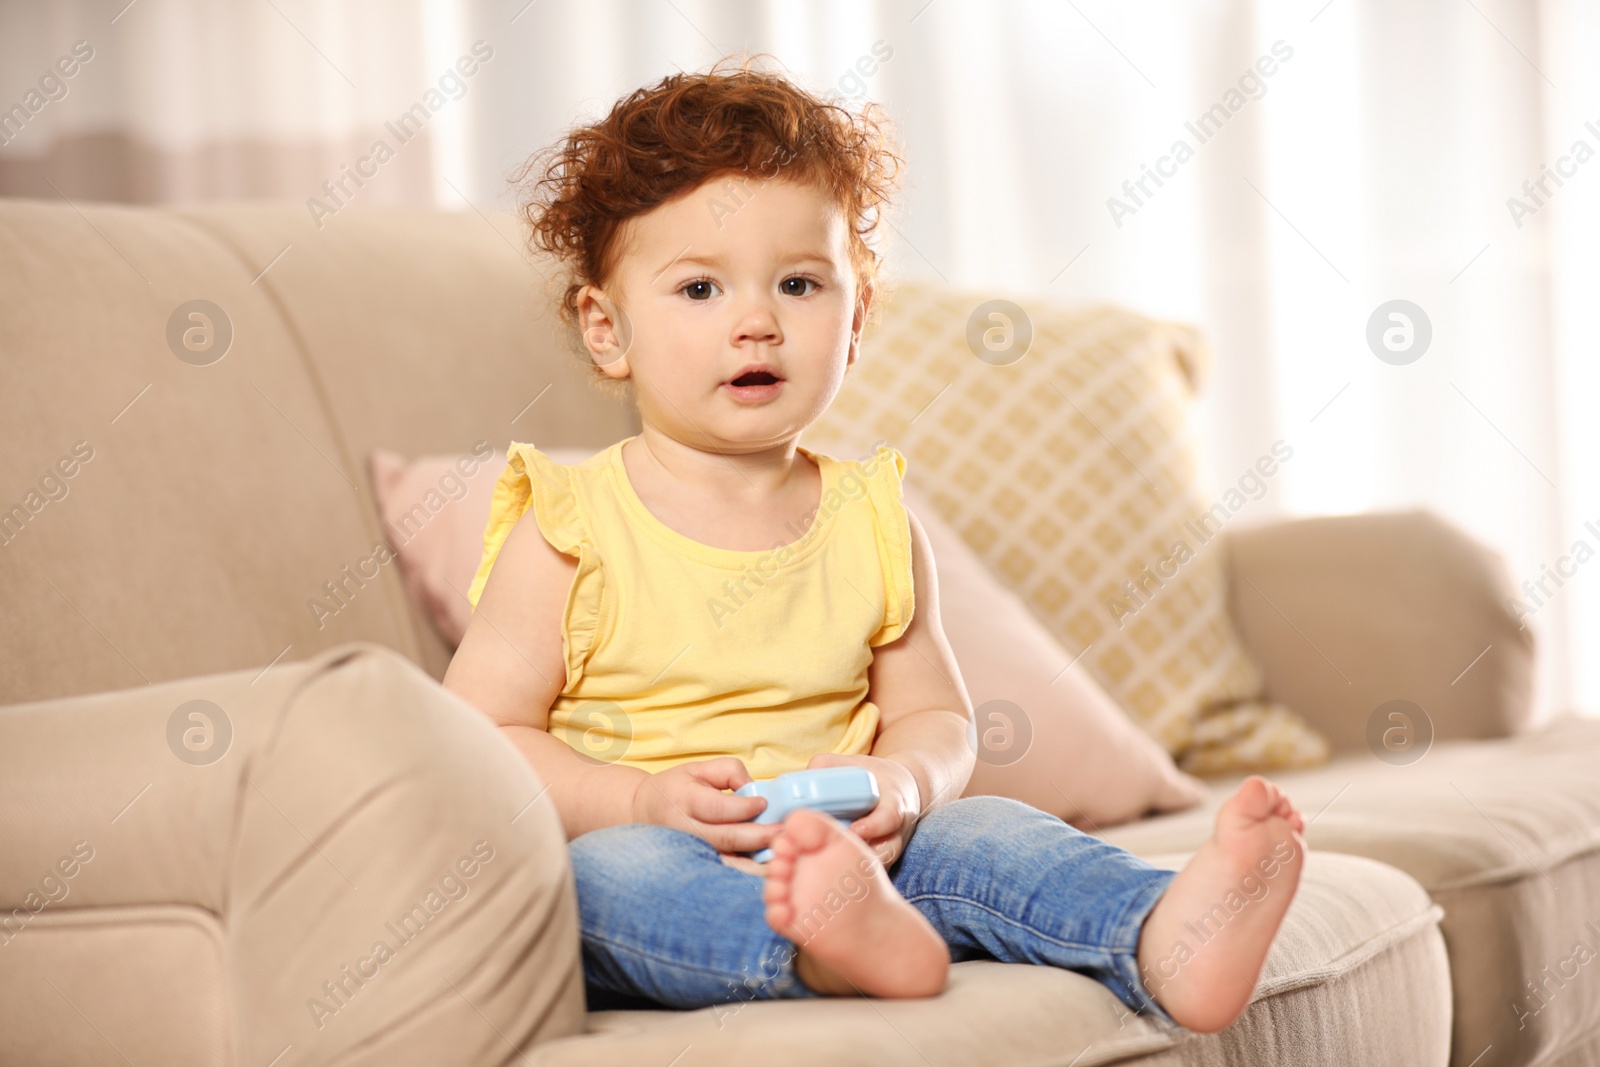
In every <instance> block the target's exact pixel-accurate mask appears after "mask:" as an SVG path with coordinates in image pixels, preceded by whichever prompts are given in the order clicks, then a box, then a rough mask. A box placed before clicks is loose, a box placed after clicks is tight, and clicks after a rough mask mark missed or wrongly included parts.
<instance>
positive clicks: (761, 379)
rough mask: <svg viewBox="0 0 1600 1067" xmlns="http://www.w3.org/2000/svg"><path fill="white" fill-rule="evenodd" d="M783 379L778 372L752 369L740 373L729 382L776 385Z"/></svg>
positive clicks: (730, 383)
mask: <svg viewBox="0 0 1600 1067" xmlns="http://www.w3.org/2000/svg"><path fill="white" fill-rule="evenodd" d="M782 380H783V379H782V378H779V377H778V376H777V375H776V374H769V373H767V372H766V371H764V370H757V371H751V372H750V373H749V374H741V375H739V377H737V378H735V379H734V380H733V381H731V382H729V383H728V384H729V385H775V384H776V383H778V382H781V381H782Z"/></svg>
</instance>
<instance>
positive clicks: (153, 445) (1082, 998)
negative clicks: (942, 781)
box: [0, 201, 1600, 1067]
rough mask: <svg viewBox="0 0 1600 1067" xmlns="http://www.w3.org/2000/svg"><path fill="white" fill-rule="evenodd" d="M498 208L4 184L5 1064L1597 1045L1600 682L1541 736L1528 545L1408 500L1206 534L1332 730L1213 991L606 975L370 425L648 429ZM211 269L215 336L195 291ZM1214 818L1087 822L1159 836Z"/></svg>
mask: <svg viewBox="0 0 1600 1067" xmlns="http://www.w3.org/2000/svg"><path fill="white" fill-rule="evenodd" d="M519 247H520V235H519V234H518V233H517V232H516V231H515V229H514V228H513V227H512V226H511V225H510V223H509V222H508V221H507V220H505V219H501V218H495V219H493V220H491V219H488V218H485V217H483V216H480V215H478V214H476V213H464V214H445V213H431V212H373V213H366V214H363V213H359V212H356V211H354V210H352V211H350V212H346V213H342V214H341V215H340V216H338V217H337V218H335V219H331V220H325V226H324V228H323V229H321V230H318V229H317V228H316V227H315V226H314V224H313V223H312V222H311V220H310V218H309V216H308V215H307V213H306V212H305V211H304V210H303V209H302V208H300V207H299V206H297V205H238V206H228V207H216V208H196V209H184V210H156V209H128V208H120V207H111V206H103V205H87V204H80V205H69V204H66V203H62V202H29V201H10V202H0V293H3V294H4V305H3V306H4V314H3V315H0V360H3V363H0V366H3V368H4V388H3V389H0V414H3V418H0V437H3V440H4V449H3V450H0V508H3V509H4V515H3V516H0V590H3V592H4V605H5V609H6V610H5V611H4V612H0V705H3V707H0V912H3V914H0V1063H5V1064H13V1063H15V1064H29V1065H44V1064H82V1063H127V1062H131V1063H162V1064H168V1065H182V1064H239V1065H244V1067H266V1065H274V1067H288V1065H291V1064H302V1063H306V1064H310V1063H340V1064H354V1063H373V1064H379V1063H382V1064H398V1063H418V1064H439V1063H472V1064H480V1063H481V1064H489V1063H495V1064H498V1063H513V1062H519V1063H530V1064H540V1065H556V1064H580V1063H581V1064H618V1063H640V1064H659V1065H666V1064H669V1063H672V1064H685V1065H686V1064H723V1063H726V1064H740V1065H745V1064H750V1063H774V1062H782V1063H823V1062H826V1063H841V1064H863V1065H865V1064H872V1065H882V1064H888V1063H905V1064H935V1065H944V1064H951V1065H957V1064H961V1065H965V1064H974V1063H1007V1064H1013V1063H1014V1064H1038V1065H1045V1064H1052V1065H1060V1067H1068V1065H1074V1064H1075V1065H1080V1067H1086V1065H1089V1064H1102V1063H1137V1064H1268V1063H1272V1064H1293V1065H1324V1064H1325V1065H1329V1067H1332V1065H1342V1064H1357V1063H1359V1064H1392V1065H1396V1067H1401V1065H1404V1067H1416V1065H1443V1064H1446V1063H1450V1064H1454V1065H1457V1067H1492V1065H1499V1064H1519V1065H1520V1064H1541V1065H1556V1064H1560V1065H1577V1064H1592V1063H1600V963H1597V962H1591V959H1592V957H1593V955H1594V954H1593V953H1592V952H1588V951H1587V949H1597V950H1600V773H1597V770H1600V724H1597V723H1596V722H1595V721H1592V720H1590V721H1570V722H1563V723H1560V724H1557V725H1555V726H1553V727H1548V728H1543V729H1540V730H1539V731H1538V732H1534V733H1518V732H1517V729H1518V727H1519V725H1520V724H1521V722H1522V721H1523V719H1524V717H1525V715H1526V709H1527V707H1528V701H1529V687H1530V684H1531V683H1530V679H1531V676H1532V675H1531V656H1532V654H1533V650H1532V645H1531V642H1530V641H1529V638H1528V636H1527V634H1526V633H1522V632H1519V631H1518V630H1517V628H1516V625H1515V621H1514V620H1512V619H1511V618H1510V617H1509V616H1508V614H1507V611H1506V608H1505V601H1504V595H1505V593H1506V592H1507V589H1506V581H1507V579H1506V575H1505V573H1504V568H1503V566H1502V565H1501V563H1500V562H1499V560H1498V559H1497V558H1496V557H1495V556H1494V555H1493V554H1491V553H1489V552H1486V551H1484V550H1483V549H1481V548H1479V547H1478V546H1476V545H1475V544H1473V543H1472V542H1471V541H1469V540H1468V539H1466V538H1465V537H1463V536H1462V535H1461V534H1459V533H1458V532H1455V531H1453V530H1452V529H1450V528H1448V527H1446V526H1444V525H1443V524H1441V523H1439V522H1438V521H1436V520H1434V519H1432V518H1430V517H1429V516H1427V515H1425V514H1421V513H1404V514H1388V515H1373V516H1358V517H1344V518H1337V519H1313V520H1302V521H1297V522H1291V523H1282V524H1273V525H1267V526H1257V527H1254V528H1248V529H1246V528H1240V529H1235V530H1232V531H1230V532H1229V534H1228V535H1227V537H1228V540H1227V546H1228V551H1229V558H1230V561H1231V572H1232V577H1233V581H1234V583H1235V584H1234V589H1235V616H1236V621H1237V622H1238V625H1239V628H1240V630H1241V632H1242V633H1243V635H1244V636H1245V638H1246V640H1247V642H1248V643H1249V645H1250V646H1251V648H1252V649H1253V651H1254V652H1255V653H1256V654H1257V656H1258V657H1259V658H1260V660H1261V661H1262V663H1263V664H1264V666H1265V668H1266V671H1267V676H1268V684H1269V689H1270V692H1271V695H1272V696H1274V697H1276V698H1279V699H1282V700H1284V701H1286V702H1287V703H1289V704H1290V705H1292V706H1294V707H1296V708H1297V709H1299V710H1301V711H1302V712H1303V713H1305V714H1306V715H1307V716H1308V717H1310V718H1311V719H1312V720H1313V721H1314V722H1315V723H1316V725H1317V726H1318V727H1319V728H1321V729H1322V730H1323V731H1324V732H1325V733H1326V734H1327V735H1328V736H1329V738H1330V739H1331V740H1332V741H1333V742H1334V744H1335V746H1336V747H1337V748H1338V749H1339V752H1338V754H1337V757H1336V759H1335V761H1334V762H1333V763H1332V764H1330V765H1329V766H1327V767H1324V768H1322V769H1319V770H1317V771H1314V772H1309V773H1299V774H1285V775H1281V776H1279V780H1280V781H1281V782H1283V783H1284V784H1285V785H1286V786H1287V787H1288V788H1289V790H1290V791H1291V793H1292V794H1293V796H1294V797H1295V799H1296V800H1297V801H1298V803H1299V804H1300V805H1301V807H1302V808H1304V809H1305V810H1306V811H1307V813H1308V815H1310V816H1311V817H1312V821H1311V824H1310V826H1309V829H1308V839H1309V842H1310V844H1311V846H1312V849H1313V852H1312V854H1311V855H1310V857H1309V859H1308V863H1307V867H1306V873H1305V877H1304V880H1303V883H1302V888H1301V891H1300V894H1299V896H1298V897H1297V899H1296V900H1295V903H1294V905H1293V906H1292V908H1291V910H1290V912H1289V915H1288V918H1287V921H1286V923H1285V926H1284V928H1283V931H1282V933H1281V935H1280V937H1279V939H1278V941H1277V942H1276V943H1275V945H1274V947H1273V951H1272V954H1271V957H1270V959H1269V960H1268V963H1267V966H1266V969H1265V973H1264V975H1263V977H1262V980H1261V983H1260V986H1259V989H1258V991H1257V995H1256V999H1255V1001H1254V1003H1253V1004H1252V1005H1251V1007H1250V1008H1249V1009H1248V1011H1247V1012H1246V1014H1245V1015H1244V1016H1243V1018H1242V1019H1241V1020H1240V1021H1239V1022H1238V1023H1237V1024H1236V1025H1234V1026H1233V1027H1232V1028H1230V1029H1229V1030H1227V1031H1225V1032H1223V1033H1221V1034H1217V1035H1212V1036H1204V1037H1202V1036H1196V1035H1190V1034H1186V1033H1182V1032H1175V1031H1172V1030H1170V1029H1164V1028H1162V1027H1160V1026H1158V1025H1155V1024H1153V1023H1152V1022H1150V1021H1148V1020H1147V1019H1144V1018H1136V1017H1132V1016H1129V1015H1128V1014H1127V1013H1125V1012H1124V1011H1122V1010H1121V1009H1120V1006H1119V1004H1118V1002H1117V1001H1116V1000H1115V999H1114V998H1113V997H1112V996H1111V994H1110V993H1109V992H1107V991H1106V990H1105V989H1104V988H1102V987H1101V986H1099V985H1098V984H1096V983H1095V982H1093V981H1092V980H1090V979H1088V978H1085V977H1082V976H1079V975H1076V974H1072V973H1069V972H1064V971H1057V970H1053V969H1049V968H1037V967H1027V966H1016V965H1005V964H999V963H994V962H983V961H970V962H964V963H960V964H956V965H955V966H954V968H953V970H952V975H951V980H950V984H949V987H948V989H947V990H946V991H945V992H944V993H943V994H942V995H941V996H939V997H937V998H933V999H928V1000H920V1001H870V1000H859V999H857V1000H841V999H828V1000H809V1001H786V1002H756V1003H748V1004H743V1003H735V1004H732V1005H728V1006H724V1007H719V1008H709V1009H705V1010H703V1011H694V1012H668V1011H649V1010H634V1011H620V1010H613V1011H600V1012H586V1010H585V1007H586V1006H585V1000H584V991H583V983H582V971H581V967H580V964H579V956H578V939H577V927H576V918H577V917H576V907H575V898H574V893H573V889H572V884H571V874H570V868H569V866H568V862H567V855H566V850H565V848H564V847H563V836H562V833H561V830H560V826H559V823H558V821H557V819H556V816H555V813H554V809H553V808H552V806H551V805H550V803H549V801H548V798H547V797H543V796H541V786H540V783H539V782H538V780H537V779H536V777H535V775H534V774H533V772H532V770H531V769H530V768H528V767H527V766H526V765H525V764H524V763H523V762H522V761H521V758H520V757H519V756H518V755H517V754H516V752H515V751H514V750H513V749H512V748H511V747H510V746H509V745H507V744H506V743H505V742H504V741H503V739H501V738H500V737H499V736H498V735H497V733H496V732H495V730H494V729H493V728H492V727H490V726H489V725H488V724H487V723H486V721H485V720H484V719H483V718H482V717H481V716H479V715H478V714H477V713H476V712H474V711H473V710H472V709H471V708H469V707H467V706H466V705H465V704H463V703H462V702H461V701H459V700H458V699H456V698H455V697H453V696H452V695H451V694H449V693H446V692H445V691H444V690H443V689H442V688H440V687H439V686H438V685H437V684H436V681H435V680H436V679H437V678H438V677H440V676H441V674H442V673H443V670H444V668H445V665H446V663H447V662H448V652H447V650H446V649H445V648H444V646H443V645H442V644H441V643H440V640H439V638H438V637H437V636H436V635H435V634H434V633H433V631H432V629H431V628H430V626H429V625H428V623H427V621H426V620H425V618H424V617H423V616H422V615H421V614H420V613H419V612H418V611H417V610H416V609H415V608H414V607H413V605H411V604H410V603H409V602H408V598H407V596H406V594H405V591H404V589H403V587H402V585H401V582H400V581H399V579H398V576H397V575H396V573H395V568H394V567H393V566H392V565H390V564H387V563H386V562H383V559H382V557H383V555H384V553H383V551H382V546H383V534H382V532H381V531H380V528H379V521H378V518H377V515H376V513H375V510H374V507H373V504H372V502H371V500H370V494H369V487H368V486H367V484H366V473H365V471H366V464H365V462H364V459H365V457H366V455H367V454H368V452H369V451H370V450H371V449H373V448H375V447H387V448H391V449H394V450H396V451H399V452H401V453H403V454H406V455H410V456H416V455H422V454H429V453H445V452H467V451H469V450H470V449H471V447H472V445H473V443H474V442H476V441H479V440H487V441H489V442H490V443H492V444H494V445H498V446H503V445H504V444H505V442H506V441H507V440H509V439H518V440H532V441H535V442H537V443H539V444H540V445H541V446H545V445H549V446H558V445H590V446H594V447H596V448H598V447H600V446H603V445H604V444H607V443H609V442H611V441H614V440H616V439H617V438H618V437H619V436H621V435H624V434H627V433H631V432H633V431H634V429H635V428H636V427H635V424H633V423H632V422H631V421H630V417H629V415H628V414H627V413H626V412H624V411H623V410H622V409H620V408H619V407H617V406H616V405H614V404H613V403H611V402H608V401H605V400H603V399H600V398H599V397H598V396H597V395H596V394H595V393H594V392H593V391H592V390H591V389H590V388H589V387H588V386H586V385H585V384H584V382H583V379H582V376H581V375H580V374H579V373H578V368H577V366H576V364H575V363H574V361H573V359H572V357H571V356H569V355H568V354H567V353H565V352H564V351H563V350H561V349H559V347H558V346H557V345H556V343H555V342H554V340H553V336H554V335H553V331H552V329H551V322H550V317H549V315H548V313H547V312H545V311H544V309H543V306H542V304H541V302H540V300H539V299H538V298H537V296H536V295H535V294H536V293H537V292H538V288H537V286H536V284H535V283H536V282H537V280H538V279H537V277H536V276H535V274H534V270H536V269H538V265H537V264H533V265H530V264H529V263H528V262H527V261H525V260H524V258H523V257H522V255H521V253H520V252H519V251H518V248H519ZM198 299H203V300H207V301H210V302H212V303H213V304H215V305H217V306H219V307H221V308H222V309H224V311H225V314H226V316H227V320H228V322H229V323H230V324H231V340H229V342H228V348H227V351H226V354H225V355H224V356H223V357H222V358H220V359H214V358H213V357H214V356H215V354H216V352H217V349H218V347H220V345H221V344H222V340H223V338H222V333H221V331H220V330H219V332H218V333H216V334H214V335H212V336H211V337H209V338H208V337H206V336H204V335H203V334H202V335H195V336H191V338H190V343H191V348H188V349H185V348H184V343H183V329H184V328H185V326H186V325H190V323H189V320H183V319H181V318H180V320H179V321H178V324H177V328H176V329H175V330H174V329H172V320H173V315H174V311H175V310H176V309H178V308H179V307H180V306H181V305H184V304H185V303H186V302H188V301H192V300H198ZM888 313H889V314H893V307H892V305H891V306H890V308H889V309H888ZM215 325H218V326H220V324H215ZM169 338H170V339H169ZM208 345H209V346H210V347H208ZM180 352H181V353H183V354H184V357H185V358H179V354H178V353H180ZM19 509H20V510H19ZM325 583H332V584H333V585H334V586H336V587H338V589H339V590H340V593H341V595H340V596H339V598H338V600H339V602H340V605H341V606H340V608H339V610H338V611H337V613H335V614H334V615H333V616H331V617H327V616H326V615H324V616H323V617H321V618H319V617H318V616H317V615H316V614H315V613H313V612H312V611H310V610H308V608H307V601H308V600H310V599H311V598H313V597H317V596H321V595H324V593H325V590H326V589H327V586H326V585H325ZM1256 594H1260V595H1256ZM1290 618H1292V619H1294V620H1296V622H1294V623H1290V624H1286V620H1287V619H1290ZM1485 646H1489V647H1488V650H1487V652H1485V653H1484V654H1483V655H1482V656H1481V657H1480V658H1479V659H1478V660H1476V661H1473V662H1472V665H1471V666H1470V669H1467V670H1465V671H1463V668H1465V667H1467V666H1468V661H1469V660H1472V659H1473V656H1474V655H1477V654H1478V652H1479V650H1481V649H1484V648H1485ZM1331 665H1336V667H1335V668H1334V670H1330V669H1329V668H1330V666H1331ZM1336 672H1337V673H1336ZM1341 679H1342V680H1341ZM1391 697H1395V698H1407V699H1413V700H1417V701H1418V702H1419V703H1423V704H1424V705H1425V706H1426V707H1428V708H1429V709H1430V712H1431V716H1432V719H1433V725H1434V728H1435V731H1436V740H1435V742H1434V744H1433V747H1432V750H1431V751H1429V752H1428V753H1427V754H1426V756H1425V757H1423V758H1422V759H1421V760H1420V761H1417V762H1414V763H1410V764H1406V765H1393V764H1390V763H1386V762H1383V761H1380V760H1379V759H1377V758H1375V757H1374V755H1373V753H1372V752H1371V751H1369V748H1368V744H1367V730H1368V718H1369V713H1370V712H1371V711H1372V709H1373V708H1374V707H1375V706H1376V702H1377V701H1380V700H1383V699H1388V698H1391ZM195 701H199V702H203V703H191V702H195ZM1227 787H1228V783H1226V782H1220V783H1217V789H1216V790H1215V792H1216V795H1217V796H1219V797H1220V796H1222V795H1225V791H1226V789H1227ZM1209 824H1210V813H1209V811H1198V810H1197V811H1191V812H1185V813H1180V814H1177V815H1172V816H1167V817H1163V818H1155V819H1147V820H1144V821H1142V822H1139V823H1135V824H1131V825H1125V826H1121V827H1114V828H1108V829H1107V831H1106V834H1107V836H1108V837H1109V838H1110V839H1111V840H1113V841H1116V842H1117V843H1119V844H1122V845H1124V846H1126V847H1129V848H1132V849H1134V850H1136V851H1138V852H1139V853H1140V854H1142V855H1146V856H1149V857H1151V858H1152V859H1156V860H1157V862H1167V863H1171V864H1177V863H1179V862H1181V860H1182V854H1183V853H1185V852H1187V851H1189V850H1191V849H1192V848H1194V847H1195V846H1196V844H1197V843H1198V842H1199V841H1200V840H1201V838H1202V836H1203V835H1204V834H1205V833H1206V832H1207V831H1208V828H1209ZM670 906H671V902H670V901H663V907H670ZM1586 924H1592V925H1586ZM380 941H381V942H383V944H384V946H385V951H378V943H379V942H380ZM1580 945H1582V946H1586V948H1585V950H1583V951H1580V949H1579V946H1580ZM1525 983H1534V985H1528V984H1525Z"/></svg>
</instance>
